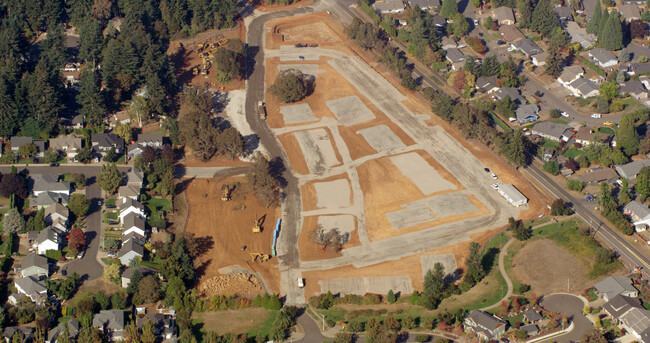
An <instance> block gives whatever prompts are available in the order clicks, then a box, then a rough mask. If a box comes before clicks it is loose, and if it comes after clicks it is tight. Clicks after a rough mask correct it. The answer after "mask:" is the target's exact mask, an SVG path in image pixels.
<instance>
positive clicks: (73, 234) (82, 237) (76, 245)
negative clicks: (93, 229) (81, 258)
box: [68, 227, 86, 255]
mask: <svg viewBox="0 0 650 343" xmlns="http://www.w3.org/2000/svg"><path fill="white" fill-rule="evenodd" d="M85 245H86V234H85V233H84V232H83V231H82V230H81V229H80V228H78V227H75V228H73V229H71V230H70V232H69V233H68V247H69V248H70V251H71V252H72V253H73V254H75V255H76V254H78V253H79V252H80V251H81V250H82V249H83V247H84V246H85Z"/></svg>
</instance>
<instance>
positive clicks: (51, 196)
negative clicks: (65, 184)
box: [29, 191, 70, 210]
mask: <svg viewBox="0 0 650 343" xmlns="http://www.w3.org/2000/svg"><path fill="white" fill-rule="evenodd" d="M69 198H70V197H69V196H68V195H67V194H61V193H55V192H49V191H48V192H42V193H40V194H39V195H38V196H37V197H35V198H29V205H30V206H34V207H36V208H38V209H39V210H40V209H41V208H45V207H47V206H51V205H53V204H57V203H59V204H63V205H65V204H67V203H68V199H69Z"/></svg>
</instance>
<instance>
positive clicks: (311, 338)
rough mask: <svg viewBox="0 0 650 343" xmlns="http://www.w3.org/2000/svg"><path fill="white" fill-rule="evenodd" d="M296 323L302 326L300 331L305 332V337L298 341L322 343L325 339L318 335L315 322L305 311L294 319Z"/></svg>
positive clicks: (318, 331)
mask: <svg viewBox="0 0 650 343" xmlns="http://www.w3.org/2000/svg"><path fill="white" fill-rule="evenodd" d="M296 321H297V322H298V324H300V326H302V329H303V330H304V331H305V337H303V339H301V340H300V342H304V343H322V342H324V341H325V340H326V339H328V338H327V337H325V336H323V335H322V334H321V333H320V329H319V328H318V325H317V324H316V322H315V321H314V320H313V319H312V318H311V317H310V316H309V315H308V314H307V311H304V312H303V313H302V314H301V315H300V316H298V318H296Z"/></svg>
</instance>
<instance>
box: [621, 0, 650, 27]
mask: <svg viewBox="0 0 650 343" xmlns="http://www.w3.org/2000/svg"><path fill="white" fill-rule="evenodd" d="M618 11H619V12H620V13H621V16H622V17H623V18H625V21H627V22H628V23H629V22H631V21H632V20H636V19H641V10H639V6H637V5H633V4H625V5H621V6H618ZM646 25H647V24H646Z"/></svg>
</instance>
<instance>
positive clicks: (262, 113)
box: [257, 101, 266, 119]
mask: <svg viewBox="0 0 650 343" xmlns="http://www.w3.org/2000/svg"><path fill="white" fill-rule="evenodd" d="M257 111H258V112H259V113H260V119H266V107H265V106H264V102H263V101H258V102H257Z"/></svg>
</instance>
